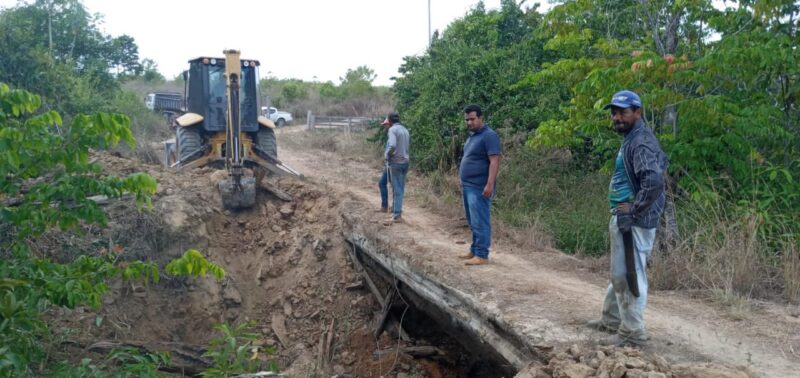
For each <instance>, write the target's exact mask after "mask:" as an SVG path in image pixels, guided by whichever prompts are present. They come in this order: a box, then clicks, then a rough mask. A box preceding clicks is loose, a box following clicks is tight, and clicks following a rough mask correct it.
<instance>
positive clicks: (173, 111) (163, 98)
mask: <svg viewBox="0 0 800 378" xmlns="http://www.w3.org/2000/svg"><path fill="white" fill-rule="evenodd" d="M144 106H145V107H146V108H147V109H150V110H152V111H154V112H159V113H161V114H162V115H163V116H164V119H165V120H166V121H167V124H168V125H170V126H173V125H175V119H176V118H178V116H180V115H181V114H184V113H186V108H185V106H184V103H183V95H182V94H181V93H178V92H152V93H148V94H147V96H145V97H144Z"/></svg>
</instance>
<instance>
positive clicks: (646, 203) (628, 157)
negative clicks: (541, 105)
mask: <svg viewBox="0 0 800 378" xmlns="http://www.w3.org/2000/svg"><path fill="white" fill-rule="evenodd" d="M604 109H611V121H612V122H613V126H614V130H615V131H616V132H618V133H620V134H622V136H623V139H622V146H621V147H620V149H619V153H618V154H617V158H616V162H615V164H614V174H613V176H612V177H611V183H610V185H609V189H608V200H609V207H610V209H611V221H610V222H609V232H610V236H611V284H610V285H609V286H608V290H607V292H606V297H605V301H604V302H603V313H602V317H601V318H600V319H599V320H592V321H589V322H588V323H587V326H589V327H591V328H594V329H597V330H601V331H605V332H609V333H612V334H613V335H612V336H610V337H608V338H605V339H603V340H601V341H600V343H601V344H604V345H616V346H634V347H640V346H643V345H645V344H646V342H647V334H646V333H645V329H644V309H645V306H646V305H647V271H646V269H645V268H646V266H647V259H648V258H649V257H650V253H651V252H652V250H653V243H654V241H655V237H656V226H657V225H658V220H659V217H660V216H661V212H662V211H663V209H664V202H665V193H664V176H663V174H664V171H665V169H666V167H667V158H666V155H665V154H664V152H663V151H662V150H661V146H660V145H659V143H658V139H656V136H655V135H654V134H653V132H652V131H651V130H650V129H649V128H647V126H645V124H644V119H643V118H642V100H641V99H640V98H639V95H637V94H636V93H634V92H631V91H627V90H625V91H620V92H617V93H615V94H614V97H612V98H611V102H610V103H609V104H608V105H606V106H605V108H604Z"/></svg>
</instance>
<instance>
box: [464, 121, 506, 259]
mask: <svg viewBox="0 0 800 378" xmlns="http://www.w3.org/2000/svg"><path fill="white" fill-rule="evenodd" d="M464 121H465V122H466V123H467V130H469V138H467V142H466V143H465V144H464V156H463V157H462V158H461V166H460V167H459V169H458V172H459V176H460V179H461V192H462V195H463V201H464V212H465V214H466V218H467V223H469V227H470V229H471V230H472V245H471V246H470V248H469V253H467V254H465V255H461V256H459V257H460V258H462V259H466V260H467V261H466V265H483V264H488V263H489V246H490V245H491V244H492V223H491V220H490V209H491V207H492V198H494V195H495V183H496V181H495V180H496V179H497V172H498V171H499V170H500V156H501V153H502V149H501V147H500V138H499V137H498V136H497V133H495V132H494V130H492V129H491V128H489V125H487V124H485V123H484V122H483V110H481V107H480V106H478V105H469V106H467V107H466V108H464Z"/></svg>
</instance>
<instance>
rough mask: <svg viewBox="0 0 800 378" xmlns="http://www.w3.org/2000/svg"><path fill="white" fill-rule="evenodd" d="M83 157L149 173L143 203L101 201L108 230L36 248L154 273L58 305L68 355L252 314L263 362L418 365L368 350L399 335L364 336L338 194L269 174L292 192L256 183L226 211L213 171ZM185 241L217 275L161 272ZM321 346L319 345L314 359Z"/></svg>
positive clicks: (197, 340)
mask: <svg viewBox="0 0 800 378" xmlns="http://www.w3.org/2000/svg"><path fill="white" fill-rule="evenodd" d="M93 158H94V159H95V160H96V161H98V162H99V163H101V164H102V165H103V166H104V167H105V170H106V172H108V173H112V174H116V175H127V174H129V173H133V172H140V171H141V172H146V173H149V174H150V175H152V176H153V177H155V178H156V179H157V181H158V191H157V193H156V194H155V196H154V197H153V209H152V211H144V212H139V211H137V209H136V207H135V205H134V204H133V202H132V200H121V201H116V202H113V203H111V204H110V205H108V206H106V207H105V208H106V210H107V213H108V217H109V227H108V228H107V229H105V230H100V229H98V228H97V227H96V226H95V227H85V228H84V230H83V231H84V236H83V237H80V238H77V237H75V236H71V235H69V234H64V233H60V232H55V231H54V232H50V233H48V234H46V235H45V236H44V237H42V238H41V240H39V241H37V243H36V247H37V249H38V250H39V251H48V254H50V255H51V256H61V257H62V258H63V260H66V259H69V258H71V257H74V256H76V255H78V254H94V255H97V254H107V253H118V254H119V258H121V259H125V260H128V259H130V260H144V261H155V262H157V263H158V264H159V266H160V268H161V272H162V279H161V281H160V282H159V283H150V284H147V285H145V284H144V283H142V282H136V281H129V282H123V281H116V282H114V283H112V285H111V287H110V292H109V293H108V294H107V295H106V296H105V297H104V299H103V305H102V307H101V308H100V309H98V310H91V309H88V308H77V309H75V310H59V311H57V314H54V317H53V318H54V321H56V324H58V326H57V328H58V329H60V330H61V331H63V332H64V335H66V336H65V337H66V338H68V339H69V343H67V344H66V345H71V347H70V348H69V349H68V353H67V355H69V356H71V357H73V358H79V357H81V355H82V354H83V355H90V354H89V352H88V351H87V350H86V349H85V348H87V347H89V346H90V345H93V344H96V343H97V342H100V341H105V342H114V343H129V344H133V345H144V346H152V345H165V344H164V343H171V344H170V345H173V346H174V345H183V344H186V345H196V346H207V345H208V344H209V342H210V341H211V340H212V339H213V338H215V337H219V336H220V334H219V333H218V332H217V331H215V330H214V326H215V325H216V324H219V323H227V324H229V325H236V324H241V323H244V322H253V327H252V330H254V331H255V332H256V333H258V340H257V341H256V342H255V343H256V345H258V346H261V347H264V349H267V348H271V349H274V351H275V353H274V354H273V355H269V356H268V355H262V356H260V358H262V359H263V360H264V361H265V366H266V363H267V362H268V361H274V362H277V363H278V366H279V368H280V369H281V371H283V370H286V369H288V373H287V374H291V375H293V376H310V375H312V374H315V372H321V373H322V375H326V374H327V375H328V376H330V375H334V374H338V375H341V376H345V375H352V376H380V375H384V374H386V373H388V372H389V369H392V368H393V371H394V372H395V373H397V372H401V373H402V372H404V371H405V372H407V373H408V374H414V375H418V374H416V373H414V372H422V371H424V369H425V368H424V367H423V366H422V365H421V364H420V365H419V366H417V365H416V364H415V363H414V361H413V360H412V359H411V358H410V357H408V356H407V355H395V354H385V355H380V356H377V357H376V356H373V352H374V351H375V350H382V349H386V348H391V347H392V346H396V345H397V342H396V340H395V339H393V338H392V337H390V336H389V335H387V334H384V335H383V336H382V337H381V338H380V339H378V340H376V339H375V338H374V337H373V336H372V332H373V325H372V324H371V323H370V322H371V320H372V319H373V318H374V311H376V310H377V308H378V305H377V304H376V303H377V301H376V300H375V299H374V297H373V296H372V295H371V294H370V293H369V291H367V290H366V289H364V285H362V284H361V282H360V280H361V278H360V276H359V274H357V273H356V272H354V271H353V269H352V266H351V265H350V263H349V260H348V257H347V249H346V248H348V245H347V244H346V243H345V242H344V239H343V237H342V234H341V217H340V215H339V214H340V211H339V209H340V207H341V206H345V205H346V204H343V202H342V200H341V198H342V196H341V195H340V194H335V193H331V192H330V191H329V190H328V189H327V188H326V187H325V186H323V185H318V184H314V183H312V182H308V181H301V180H298V179H293V178H281V179H269V178H268V179H269V180H271V182H272V184H273V185H275V186H277V187H279V188H280V189H282V190H283V191H285V192H286V193H288V194H289V195H291V196H292V197H293V200H292V201H290V202H284V201H282V200H280V199H278V198H276V197H275V196H273V195H272V194H271V193H269V192H267V191H265V190H261V189H260V190H259V191H258V193H257V205H256V207H254V208H252V209H247V210H244V211H237V212H231V211H226V210H224V209H223V208H222V206H221V201H220V198H219V194H218V193H217V191H216V187H215V183H214V182H213V179H212V177H219V176H220V175H219V174H217V173H215V170H213V169H210V168H202V169H195V170H188V171H183V172H178V173H175V172H171V171H169V170H167V169H164V168H162V167H160V166H157V165H144V164H141V163H138V162H135V161H131V160H128V159H124V158H120V157H118V156H113V155H110V154H106V153H97V154H95V155H94V156H93ZM217 172H218V171H217ZM223 176H224V175H223ZM190 248H193V249H197V250H199V251H201V252H202V254H203V255H204V256H205V257H206V258H207V259H208V260H210V261H212V262H214V263H216V264H219V265H221V266H222V267H223V269H224V270H225V272H226V274H227V275H226V277H225V278H224V279H223V280H222V281H221V282H217V281H215V280H214V279H213V278H211V277H209V278H205V279H186V278H174V277H169V276H167V275H166V274H165V273H163V272H164V270H163V267H164V265H165V264H166V263H168V262H169V261H171V260H172V259H175V258H178V257H180V256H181V255H182V254H183V253H184V251H186V250H187V249H190ZM329 329H332V335H331V336H328V333H329ZM328 339H330V342H329V341H328ZM321 340H322V341H321ZM328 343H330V344H329V345H328ZM320 344H323V347H324V348H325V350H326V352H325V353H324V357H322V358H321V357H319V355H320V353H319V351H320ZM154 349H158V348H157V347H155V348H154ZM167 349H169V348H167ZM173 350H174V348H173ZM365 356H366V357H365ZM95 357H97V356H95ZM420 374H421V373H420Z"/></svg>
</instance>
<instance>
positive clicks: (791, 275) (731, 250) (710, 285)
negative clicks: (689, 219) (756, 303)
mask: <svg viewBox="0 0 800 378" xmlns="http://www.w3.org/2000/svg"><path fill="white" fill-rule="evenodd" d="M701 219H703V218H701ZM705 219H706V220H713V218H712V217H710V216H707V215H706V216H705ZM699 224H700V225H702V227H697V228H695V229H694V230H693V231H692V232H691V233H688V234H687V235H686V237H685V238H684V239H683V241H682V242H681V243H679V245H678V246H677V247H676V248H674V249H673V250H671V251H669V252H664V253H658V254H656V255H655V256H654V258H653V263H652V266H651V274H650V277H652V278H651V279H652V285H653V287H654V288H656V289H667V290H676V289H678V290H697V289H699V290H702V291H705V292H707V293H710V294H711V297H712V299H714V300H715V301H716V302H720V303H723V304H726V305H728V306H729V307H732V308H734V309H735V311H734V312H746V309H745V310H743V309H744V308H745V307H744V306H742V305H740V302H741V301H745V302H747V301H748V299H749V298H765V299H775V297H776V295H777V293H780V292H781V290H782V289H783V291H784V294H785V297H786V299H789V300H792V301H796V300H797V299H798V294H799V293H800V271H798V268H799V267H800V258H798V256H797V251H796V249H786V250H784V251H783V256H784V257H783V261H777V259H776V258H775V257H774V256H775V255H774V251H773V249H772V248H770V246H768V245H766V244H765V243H764V242H763V241H761V240H760V239H759V238H758V237H757V232H758V230H757V222H756V221H755V218H743V219H738V220H731V219H730V218H726V217H720V218H717V219H716V220H715V221H713V222H707V223H699ZM782 245H784V246H790V245H791V243H784V244H782ZM781 273H782V274H781ZM736 308H738V309H736ZM740 310H741V311H740Z"/></svg>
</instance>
